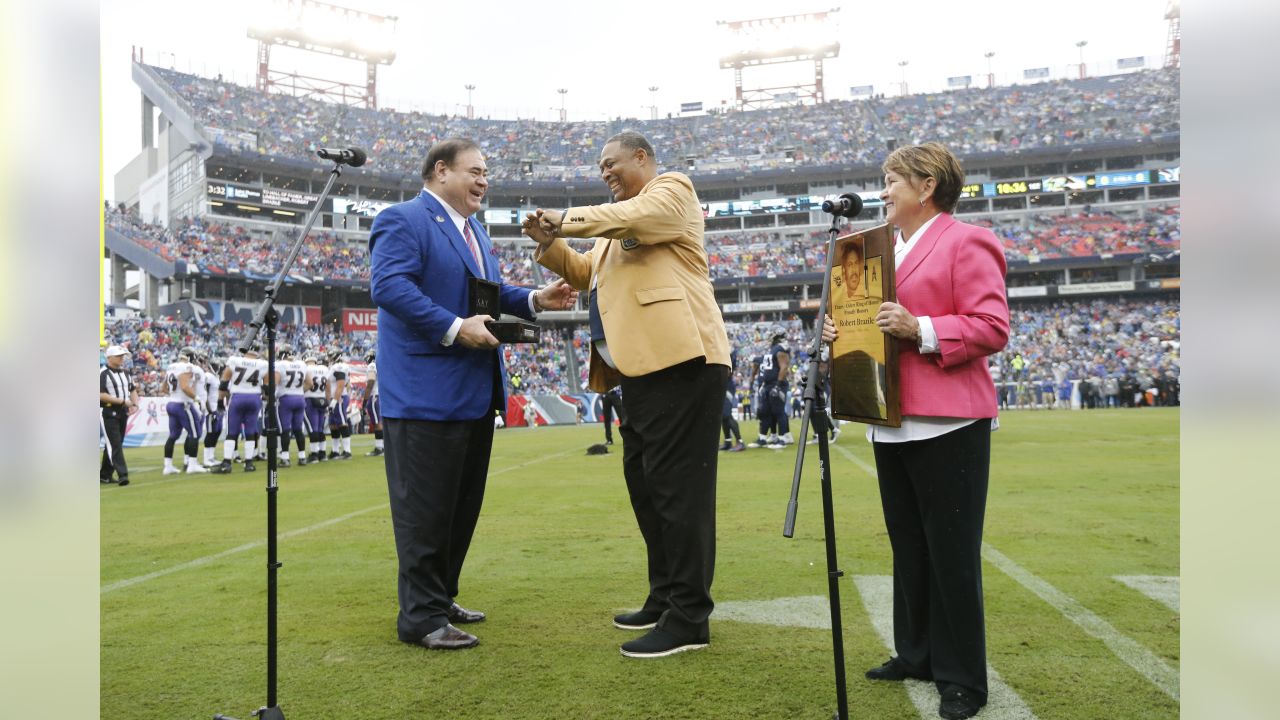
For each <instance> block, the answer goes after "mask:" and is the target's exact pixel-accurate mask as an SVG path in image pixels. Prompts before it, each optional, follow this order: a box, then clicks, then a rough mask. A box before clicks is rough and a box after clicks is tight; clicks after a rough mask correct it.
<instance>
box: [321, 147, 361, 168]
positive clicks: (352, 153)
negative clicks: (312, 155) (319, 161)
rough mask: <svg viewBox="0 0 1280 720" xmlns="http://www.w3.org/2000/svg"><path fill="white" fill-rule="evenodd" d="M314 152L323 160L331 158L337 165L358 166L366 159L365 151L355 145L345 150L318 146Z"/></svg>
mask: <svg viewBox="0 0 1280 720" xmlns="http://www.w3.org/2000/svg"><path fill="white" fill-rule="evenodd" d="M316 154H317V155H319V156H320V157H321V158H323V159H325V160H332V161H334V162H336V163H338V164H339V165H350V166H351V167H360V166H361V165H363V164H364V161H365V160H366V159H368V156H367V155H365V152H364V151H363V150H361V149H360V148H357V147H353V148H347V149H346V150H339V149H337V148H320V149H319V150H317V151H316Z"/></svg>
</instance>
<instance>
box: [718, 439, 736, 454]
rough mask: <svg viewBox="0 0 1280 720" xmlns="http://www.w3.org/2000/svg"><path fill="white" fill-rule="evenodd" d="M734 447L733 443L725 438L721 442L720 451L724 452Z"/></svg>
mask: <svg viewBox="0 0 1280 720" xmlns="http://www.w3.org/2000/svg"><path fill="white" fill-rule="evenodd" d="M732 447H733V443H731V442H729V441H728V440H725V441H724V442H723V443H721V444H720V452H724V451H725V450H728V449H730V448H732Z"/></svg>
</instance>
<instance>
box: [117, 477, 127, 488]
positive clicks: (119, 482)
mask: <svg viewBox="0 0 1280 720" xmlns="http://www.w3.org/2000/svg"><path fill="white" fill-rule="evenodd" d="M116 484H117V485H119V486H120V487H124V486H125V485H128V484H129V478H127V477H122V478H120V479H119V480H117V481H116Z"/></svg>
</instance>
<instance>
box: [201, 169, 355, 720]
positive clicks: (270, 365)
mask: <svg viewBox="0 0 1280 720" xmlns="http://www.w3.org/2000/svg"><path fill="white" fill-rule="evenodd" d="M340 175H342V161H338V162H335V163H334V165H333V170H332V171H330V173H329V181H328V182H327V183H326V184H325V186H324V190H323V191H322V192H321V193H320V197H319V198H318V199H317V200H316V204H315V206H314V207H312V208H311V214H310V215H308V216H307V222H306V224H305V225H304V226H303V228H302V232H300V233H298V237H297V239H296V240H294V241H293V247H291V248H290V249H289V254H288V255H287V256H286V257H285V260H284V263H283V264H282V265H281V266H280V272H278V273H276V277H275V279H274V280H272V282H271V285H270V286H269V287H268V288H267V289H266V291H265V293H264V295H265V297H264V298H263V300H262V304H261V305H259V306H258V310H257V311H256V312H255V313H254V316H253V321H252V322H250V323H249V329H248V330H247V331H246V332H245V336H244V338H243V339H242V340H241V341H240V344H239V345H238V346H237V348H238V349H239V351H240V352H242V353H243V352H246V351H248V350H249V348H251V347H252V346H253V343H254V340H256V339H257V337H258V333H259V332H260V331H261V330H262V328H263V327H264V326H265V327H266V329H267V386H266V395H267V400H266V411H265V412H264V413H263V418H264V422H263V432H262V434H263V436H265V437H266V439H267V704H266V705H264V706H262V707H260V708H258V709H257V710H254V711H253V716H254V717H256V718H258V720H284V711H283V710H281V709H280V705H279V704H278V703H277V702H276V590H277V583H276V571H277V570H279V569H280V566H281V563H280V562H279V561H278V560H277V559H276V493H277V491H278V490H279V485H278V484H277V482H276V471H277V469H278V467H279V466H278V464H277V459H276V458H277V455H276V449H277V446H278V439H279V437H280V416H279V413H278V412H277V410H276V324H277V323H278V322H279V320H280V314H279V313H278V312H277V311H276V308H275V302H276V293H277V292H279V290H280V286H281V285H283V284H284V279H285V278H286V277H288V275H289V270H290V269H291V268H292V267H293V263H294V261H295V260H296V259H297V258H298V252H299V251H301V250H302V243H303V242H304V241H305V240H306V239H307V233H309V232H311V226H312V225H315V222H316V218H318V217H319V216H320V209H321V208H322V207H324V201H325V199H326V198H328V197H329V193H330V192H332V191H333V185H334V183H335V182H337V180H338V177H339V176H340ZM213 719H214V720H236V718H233V717H231V716H229V715H223V714H222V713H217V714H215V715H214V716H213Z"/></svg>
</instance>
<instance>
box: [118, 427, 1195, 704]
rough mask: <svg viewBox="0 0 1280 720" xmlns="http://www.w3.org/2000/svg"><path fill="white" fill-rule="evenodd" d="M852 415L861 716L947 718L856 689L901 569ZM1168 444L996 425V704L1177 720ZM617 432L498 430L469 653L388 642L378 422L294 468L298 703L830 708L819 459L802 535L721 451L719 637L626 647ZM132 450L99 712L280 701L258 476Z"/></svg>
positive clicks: (850, 557)
mask: <svg viewBox="0 0 1280 720" xmlns="http://www.w3.org/2000/svg"><path fill="white" fill-rule="evenodd" d="M861 428H862V426H860V425H852V424H848V425H845V428H844V430H845V432H844V433H843V434H842V435H841V437H840V439H839V441H838V442H837V443H836V444H835V445H834V446H833V449H832V471H833V477H834V496H835V499H834V502H835V508H836V519H837V520H836V531H837V541H838V546H839V557H840V568H841V570H843V571H844V573H845V578H844V579H843V581H842V585H841V600H842V603H841V605H842V610H843V621H844V639H845V654H846V667H847V671H848V676H849V697H850V713H851V716H852V717H861V718H904V719H908V718H920V717H924V718H932V717H937V714H936V711H937V707H936V695H935V696H934V698H935V699H934V700H933V701H932V702H933V704H932V705H927V704H919V700H920V697H923V696H924V693H922V691H921V688H918V687H917V688H912V687H907V688H904V687H903V686H901V685H898V684H886V683H874V684H873V683H871V682H869V681H865V680H863V679H862V671H863V670H865V669H866V668H868V667H871V666H874V665H878V664H880V663H881V662H883V661H884V660H885V659H886V658H887V657H888V656H889V653H890V650H889V649H888V648H887V647H886V645H885V642H884V641H883V640H882V636H881V633H882V632H883V631H884V627H885V626H884V622H885V621H886V618H885V617H884V603H883V602H882V600H883V599H884V598H883V597H882V595H881V590H882V589H883V583H884V582H885V581H884V577H886V576H888V575H890V573H891V558H890V552H889V544H888V538H887V535H886V533H885V530H884V523H883V519H882V517H881V514H880V506H879V497H878V492H877V489H876V483H875V479H874V476H873V475H871V474H869V471H871V468H872V465H873V460H872V454H871V448H870V445H869V444H868V443H867V442H866V441H865V440H864V439H863V437H862V433H861V432H860V430H861ZM744 430H745V428H744ZM1178 432H1179V412H1178V410H1177V409H1176V408H1144V409H1128V410H1099V411H1091V412H1068V411H1035V412H1033V411H1012V412H1007V413H1005V414H1004V415H1003V416H1002V419H1001V429H1000V430H999V431H998V432H996V433H995V434H994V435H993V438H992V478H991V489H990V497H989V500H988V507H987V518H986V531H985V540H986V543H987V548H986V552H984V557H985V558H986V560H987V562H985V563H984V579H985V591H986V611H987V646H988V660H989V662H990V664H991V666H992V668H993V669H994V670H995V671H996V673H995V674H994V675H993V678H992V680H993V682H992V698H991V703H992V704H991V705H990V706H989V707H988V708H987V709H986V710H984V712H983V713H982V714H981V715H979V717H980V718H989V719H990V720H1000V719H1002V718H1033V717H1034V718H1041V719H1044V720H1051V719H1061V720H1068V719H1070V720H1079V719H1080V718H1126V719H1131V718H1176V717H1177V716H1178V712H1179V703H1178V699H1177V698H1178V697H1179V691H1178V681H1177V673H1178V668H1179V659H1180V655H1179V629H1180V627H1179V612H1178V603H1177V587H1178V585H1177V576H1178V575H1179V556H1178V552H1179V534H1178V532H1179V531H1178V522H1179V506H1178V497H1179V475H1178V472H1179V470H1178V467H1179V466H1178V460H1179V442H1178ZM601 435H602V432H601V428H600V426H599V425H587V426H579V427H563V428H538V429H533V430H530V429H513V430H502V431H499V432H498V433H497V435H496V437H495V442H494V452H493V459H492V462H491V464H490V479H489V486H488V491H487V496H486V500H485V506H484V511H483V512H482V514H481V517H480V525H479V528H478V529H477V532H476V537H475V541H474V543H473V544H472V548H471V551H470V555H469V557H468V561H467V567H466V569H465V570H464V572H463V576H462V595H461V596H460V597H459V598H458V601H459V602H460V603H462V604H463V605H466V606H467V607H472V608H475V609H481V610H485V611H487V612H488V613H489V619H488V620H486V621H485V622H484V623H482V624H480V625H477V626H474V631H475V633H476V634H477V635H478V636H479V637H480V639H481V644H480V646H479V647H478V648H476V649H473V650H468V651H461V652H455V653H443V652H429V651H426V650H422V649H418V648H413V647H410V646H407V645H403V644H401V643H400V642H398V641H397V640H396V634H395V613H396V597H395V548H394V543H393V541H392V536H391V525H390V514H389V510H388V509H387V497H386V484H385V475H384V474H383V468H382V462H381V460H380V459H379V458H366V457H364V453H365V452H366V451H367V450H368V449H369V448H370V447H371V438H370V436H363V437H360V438H357V440H356V443H355V446H356V447H355V448H354V451H355V454H356V457H355V458H354V459H352V460H349V461H345V462H329V463H325V464H323V465H318V466H314V467H304V468H298V467H292V468H286V469H283V470H281V472H280V493H279V511H280V512H279V516H280V532H281V534H282V540H281V541H280V549H279V555H280V560H281V561H282V562H283V564H284V566H283V568H282V569H281V571H280V574H279V579H280V593H279V596H280V615H279V622H280V624H279V631H280V656H279V657H280V668H279V678H280V686H279V701H280V703H281V707H282V708H283V710H284V712H285V715H286V717H289V718H291V719H300V718H374V719H378V718H388V719H396V720H398V719H400V718H422V717H444V718H503V719H515V718H537V719H541V718H556V719H558V720H576V719H577V718H612V719H622V718H664V719H665V718H690V719H693V718H784V719H789V718H830V717H831V713H832V711H833V710H834V707H835V696H834V689H833V682H832V669H831V649H830V643H831V637H830V631H829V630H826V629H823V625H824V623H825V621H826V599H825V596H826V578H825V556H824V545H823V539H822V516H821V512H822V509H821V501H820V496H819V481H818V462H817V449H816V447H811V448H810V452H809V454H808V456H807V459H806V464H805V479H804V481H803V484H802V488H801V498H800V509H799V518H798V522H797V529H796V537H795V539H792V540H788V539H785V538H783V537H782V532H781V530H782V520H783V514H784V511H785V509H786V502H787V496H788V493H789V491H790V485H791V468H792V466H793V463H794V460H795V455H794V452H793V451H791V450H790V449H789V450H787V451H782V452H775V451H771V450H755V449H753V450H749V451H747V452H744V453H737V454H721V456H720V470H719V492H718V516H717V537H718V559H717V567H716V570H717V572H716V579H715V585H714V586H713V588H712V590H713V596H714V597H715V599H716V602H717V611H716V614H715V615H713V616H712V627H711V632H712V641H711V642H712V644H711V646H710V647H709V648H707V649H706V650H701V651H698V652H693V653H686V654H683V655H678V656H675V657H672V658H667V659H662V660H632V659H627V658H623V657H621V655H620V654H619V653H618V647H617V646H618V645H619V644H620V643H621V642H623V641H625V640H627V639H630V638H631V637H634V636H635V633H626V632H622V631H619V630H617V629H614V628H613V627H612V626H611V624H610V618H611V616H612V615H613V614H614V613H616V612H619V611H621V610H624V609H631V608H634V607H636V606H637V605H638V603H639V602H640V601H641V600H642V599H643V596H644V593H645V591H646V586H645V571H644V549H643V543H642V541H641V539H640V534H639V531H638V530H637V528H636V527H635V520H634V518H633V516H632V515H631V511H630V506H629V504H628V501H627V496H626V490H625V486H624V484H623V480H622V463H621V459H622V458H621V451H622V446H621V443H620V442H619V444H618V445H615V446H614V447H613V448H611V451H612V454H610V455H607V456H592V457H589V456H586V455H585V449H586V446H587V445H589V444H591V443H595V442H599V441H600V439H601ZM615 436H616V433H615ZM746 436H747V437H746V439H748V440H751V439H754V437H755V431H754V428H752V429H750V430H747V431H746ZM126 452H127V454H128V458H129V463H130V466H131V467H132V468H134V471H133V472H132V474H131V479H132V481H133V483H132V484H131V485H130V486H129V487H126V488H119V487H115V486H104V488H103V490H102V499H101V533H102V536H101V598H100V599H101V613H102V615H101V716H102V717H104V718H120V717H132V718H166V719H169V718H209V717H212V715H213V714H214V713H215V712H223V713H227V714H229V715H234V716H236V717H240V718H247V717H248V716H249V713H250V712H251V711H252V710H253V709H256V708H257V707H259V706H260V705H262V704H263V701H264V700H265V684H264V679H265V650H264V638H265V633H266V630H265V596H266V588H265V572H264V570H265V557H266V555H265V552H266V551H265V547H264V545H265V543H264V540H265V512H266V510H265V508H266V503H265V495H266V493H265V492H264V490H263V487H264V484H265V463H259V464H258V468H259V472H256V473H253V474H248V473H244V472H242V471H241V470H240V468H239V466H237V467H236V469H235V473H234V474H233V475H230V476H219V475H200V476H191V477H188V476H184V475H178V476H162V475H161V473H160V465H161V457H162V452H161V449H160V448H145V449H131V450H127V451H126ZM1117 578H1124V580H1120V579H1117ZM1150 588H1163V589H1164V591H1165V594H1164V595H1163V596H1162V595H1160V593H1159V592H1157V591H1155V590H1152V589H1150ZM1170 591H1171V593H1172V594H1170ZM1170 598H1171V599H1170ZM468 629H471V628H468ZM997 677H998V679H999V683H997V682H996V678H997Z"/></svg>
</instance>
